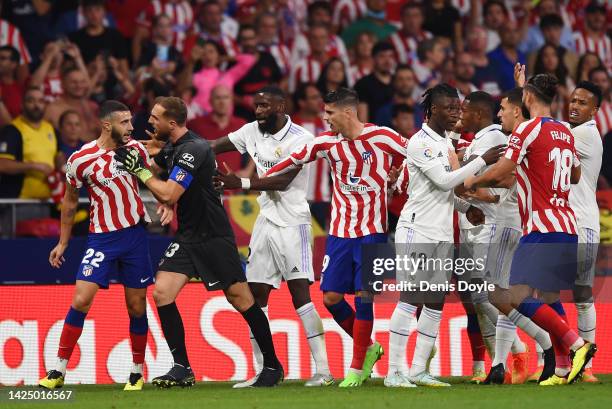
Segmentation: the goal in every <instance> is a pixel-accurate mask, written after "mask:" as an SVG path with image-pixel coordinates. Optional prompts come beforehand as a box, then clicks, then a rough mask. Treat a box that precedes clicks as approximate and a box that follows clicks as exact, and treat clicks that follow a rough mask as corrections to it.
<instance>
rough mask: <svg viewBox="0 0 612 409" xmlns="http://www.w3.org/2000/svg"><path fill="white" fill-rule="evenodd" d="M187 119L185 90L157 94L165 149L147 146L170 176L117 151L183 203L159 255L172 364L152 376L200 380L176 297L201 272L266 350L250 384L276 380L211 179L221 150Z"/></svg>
mask: <svg viewBox="0 0 612 409" xmlns="http://www.w3.org/2000/svg"><path fill="white" fill-rule="evenodd" d="M186 120H187V107H186V106H185V103H184V102H183V100H181V99H180V98H176V97H162V98H159V99H158V100H157V101H156V103H155V105H154V107H153V109H152V111H151V117H150V119H149V123H150V124H151V125H152V126H153V129H154V134H153V135H152V136H153V138H154V139H155V140H156V141H163V142H166V144H165V146H164V147H163V148H162V149H161V150H159V148H156V146H157V145H159V143H158V144H157V145H156V144H155V143H149V144H148V146H147V148H148V149H149V151H150V153H152V154H153V155H152V156H155V160H154V164H153V165H152V166H151V170H152V171H153V172H157V171H160V170H162V169H165V170H167V171H168V173H169V174H170V177H169V178H168V180H167V181H162V180H160V179H158V178H157V177H155V176H153V173H152V172H151V170H150V169H149V168H148V167H147V165H146V164H145V163H144V162H143V160H142V159H141V156H140V155H138V154H137V153H136V152H135V151H134V150H128V149H123V150H122V151H120V152H118V153H117V154H116V156H115V157H116V159H117V160H118V161H119V162H120V164H121V165H122V166H123V167H124V169H125V170H126V171H128V172H130V173H132V174H134V175H136V176H137V177H138V178H139V179H140V180H141V181H142V182H143V183H144V184H145V185H146V186H147V188H148V189H149V190H150V191H151V192H152V193H153V195H154V196H155V197H156V198H157V200H159V201H160V202H161V203H164V204H167V205H170V206H172V205H174V204H175V203H176V204H178V206H177V215H178V230H177V232H176V237H175V238H174V240H173V241H172V242H171V243H170V245H169V246H168V249H167V250H166V252H165V253H164V256H163V257H162V259H161V261H160V263H159V267H158V271H157V273H156V276H155V290H154V291H153V298H154V299H155V304H156V306H157V311H158V314H159V319H160V320H161V325H162V329H163V332H164V336H165V338H166V341H167V342H168V347H169V348H170V351H171V352H172V356H173V358H174V365H173V367H172V368H171V369H170V371H169V372H168V373H167V374H165V375H162V376H159V377H157V378H154V379H153V381H152V383H153V384H154V385H156V386H159V387H164V388H169V387H173V386H191V385H193V384H194V383H195V377H194V374H193V371H192V370H191V366H190V365H189V360H188V358H187V351H186V348H185V329H184V327H183V321H182V319H181V315H180V313H179V311H178V309H177V306H176V303H175V299H176V297H177V296H178V294H179V292H180V291H181V289H182V288H183V286H184V285H185V284H187V282H188V281H189V280H190V278H192V277H200V278H201V279H202V281H203V283H204V285H205V286H206V288H207V289H208V290H209V291H212V290H223V292H224V294H225V296H226V298H227V300H228V301H229V302H230V304H232V306H233V307H234V308H235V309H236V310H237V311H239V312H240V313H241V314H242V316H243V317H244V319H245V321H246V322H247V323H248V325H249V327H250V329H251V331H252V333H253V336H254V337H255V339H256V340H257V344H258V345H259V347H260V349H261V351H262V353H263V356H264V369H263V371H262V372H261V374H260V375H259V377H258V379H257V381H256V382H255V383H254V384H253V385H252V386H253V387H266V386H275V385H277V384H278V383H279V382H281V381H282V379H283V376H284V372H283V368H282V366H281V364H280V362H279V361H278V359H277V357H276V353H275V351H274V344H273V343H272V334H271V332H270V325H269V323H268V320H267V318H266V316H265V315H264V313H263V311H262V310H261V308H260V307H259V306H258V305H257V303H256V302H255V300H254V298H253V295H252V294H251V291H250V289H249V286H248V284H247V280H246V276H245V274H244V272H243V270H242V266H241V264H240V258H239V256H238V250H237V248H236V243H235V239H234V234H233V231H232V228H231V225H230V223H229V220H228V218H227V214H226V213H225V209H224V207H223V203H222V201H221V198H220V196H219V193H218V192H217V191H215V189H214V187H213V176H214V175H215V174H216V167H217V165H216V162H215V155H214V153H213V151H212V149H211V148H210V146H209V144H208V142H207V141H206V140H204V139H202V138H201V137H200V136H198V135H197V134H195V133H193V132H191V131H190V130H188V129H187V128H186V127H185V122H186Z"/></svg>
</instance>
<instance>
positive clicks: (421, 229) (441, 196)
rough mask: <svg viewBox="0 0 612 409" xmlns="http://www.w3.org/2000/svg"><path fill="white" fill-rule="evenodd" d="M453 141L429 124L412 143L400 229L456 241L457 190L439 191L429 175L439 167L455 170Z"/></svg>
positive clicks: (413, 137)
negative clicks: (454, 215)
mask: <svg viewBox="0 0 612 409" xmlns="http://www.w3.org/2000/svg"><path fill="white" fill-rule="evenodd" d="M451 148H452V143H451V141H450V139H448V138H445V137H442V136H440V135H439V134H438V133H436V132H435V131H434V130H433V129H431V128H430V127H429V126H428V125H427V124H423V127H422V128H421V130H420V131H419V132H417V133H416V134H414V135H413V136H412V137H411V138H410V140H409V141H408V148H407V152H406V165H407V167H408V180H409V182H408V197H409V199H408V201H407V202H406V204H405V205H404V208H403V209H402V213H401V215H400V218H399V221H398V222H397V227H398V228H400V227H406V228H411V229H413V230H415V231H416V232H418V233H420V234H422V235H424V236H427V237H429V238H431V239H434V240H438V241H450V242H452V241H453V211H454V200H453V199H454V195H455V194H454V192H453V189H451V190H449V191H444V190H441V189H439V188H438V187H437V186H436V185H435V184H434V183H433V182H432V181H431V180H430V179H429V178H428V177H427V176H426V175H425V172H426V171H428V170H430V169H433V168H434V167H436V166H443V167H444V168H445V169H446V171H447V172H451V171H452V167H451V164H450V162H449V160H448V151H449V149H451Z"/></svg>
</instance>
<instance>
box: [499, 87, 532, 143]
mask: <svg viewBox="0 0 612 409" xmlns="http://www.w3.org/2000/svg"><path fill="white" fill-rule="evenodd" d="M522 107H523V88H520V87H516V88H512V89H511V90H508V91H506V92H505V93H504V94H503V95H502V99H501V103H500V108H499V112H498V113H497V117H498V118H499V120H500V122H501V126H502V130H503V131H504V132H507V133H510V132H512V131H513V130H514V128H516V126H517V125H518V124H520V123H521V122H523V121H524V120H526V119H528V118H529V116H527V117H524V115H523V114H524V113H523V111H522ZM527 114H529V112H527Z"/></svg>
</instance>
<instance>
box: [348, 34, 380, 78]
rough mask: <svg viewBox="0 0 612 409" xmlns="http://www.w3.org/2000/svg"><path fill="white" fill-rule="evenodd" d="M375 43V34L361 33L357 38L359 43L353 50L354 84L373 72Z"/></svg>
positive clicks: (351, 73) (356, 43)
mask: <svg viewBox="0 0 612 409" xmlns="http://www.w3.org/2000/svg"><path fill="white" fill-rule="evenodd" d="M374 42H375V37H374V34H372V33H369V32H367V31H365V32H363V33H359V35H358V36H357V41H356V42H355V45H354V46H353V50H352V56H353V64H352V65H351V72H350V75H351V81H352V83H353V84H355V83H356V82H357V81H359V80H360V79H362V78H363V77H365V76H366V75H368V74H370V73H371V72H372V68H373V67H374V58H372V48H374Z"/></svg>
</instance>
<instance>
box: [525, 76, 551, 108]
mask: <svg viewBox="0 0 612 409" xmlns="http://www.w3.org/2000/svg"><path fill="white" fill-rule="evenodd" d="M558 85H559V80H557V78H555V76H553V75H550V74H538V75H534V76H533V77H531V78H529V80H527V83H526V84H525V88H524V89H523V105H525V108H527V110H529V111H530V112H531V111H532V109H533V108H534V106H546V107H550V105H551V104H552V101H553V99H555V96H556V95H557V86H558Z"/></svg>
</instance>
